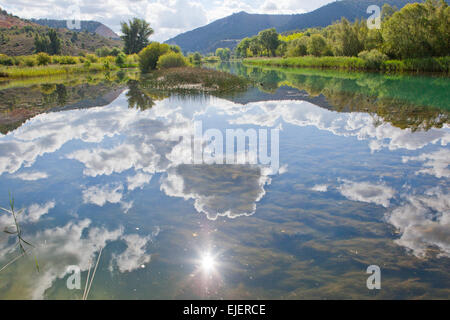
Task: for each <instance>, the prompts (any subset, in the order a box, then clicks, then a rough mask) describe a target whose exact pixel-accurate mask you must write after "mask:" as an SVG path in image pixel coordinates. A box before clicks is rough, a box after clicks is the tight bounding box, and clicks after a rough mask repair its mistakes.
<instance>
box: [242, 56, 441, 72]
mask: <svg viewBox="0 0 450 320" xmlns="http://www.w3.org/2000/svg"><path fill="white" fill-rule="evenodd" d="M244 63H246V64H251V65H256V66H276V67H293V68H323V69H346V70H370V71H382V72H442V73H450V57H440V58H423V59H406V60H386V61H381V62H379V63H373V62H371V61H367V60H364V59H362V58H357V57H313V56H305V57H295V58H253V59H244Z"/></svg>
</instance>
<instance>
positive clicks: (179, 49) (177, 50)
mask: <svg viewBox="0 0 450 320" xmlns="http://www.w3.org/2000/svg"><path fill="white" fill-rule="evenodd" d="M169 47H170V51H173V52H175V53H181V48H180V46H177V45H176V44H171V45H169Z"/></svg>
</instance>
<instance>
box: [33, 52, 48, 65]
mask: <svg viewBox="0 0 450 320" xmlns="http://www.w3.org/2000/svg"><path fill="white" fill-rule="evenodd" d="M36 59H37V64H38V65H39V66H46V65H48V64H49V63H51V62H52V58H51V57H50V56H49V55H48V54H47V53H45V52H40V53H38V54H37V58H36Z"/></svg>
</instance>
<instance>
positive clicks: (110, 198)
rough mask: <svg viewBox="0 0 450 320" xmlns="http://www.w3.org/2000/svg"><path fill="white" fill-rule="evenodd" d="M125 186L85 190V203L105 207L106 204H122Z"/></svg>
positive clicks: (108, 186) (107, 186)
mask: <svg viewBox="0 0 450 320" xmlns="http://www.w3.org/2000/svg"><path fill="white" fill-rule="evenodd" d="M122 191H123V185H121V184H119V185H102V186H92V187H89V188H87V189H84V190H83V201H84V203H93V204H95V205H97V206H100V207H102V206H104V205H105V203H107V202H110V203H120V201H121V200H122Z"/></svg>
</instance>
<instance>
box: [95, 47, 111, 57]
mask: <svg viewBox="0 0 450 320" xmlns="http://www.w3.org/2000/svg"><path fill="white" fill-rule="evenodd" d="M95 54H96V55H97V56H99V57H107V56H110V55H111V49H110V48H108V47H102V48H99V49H97V50H95Z"/></svg>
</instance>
